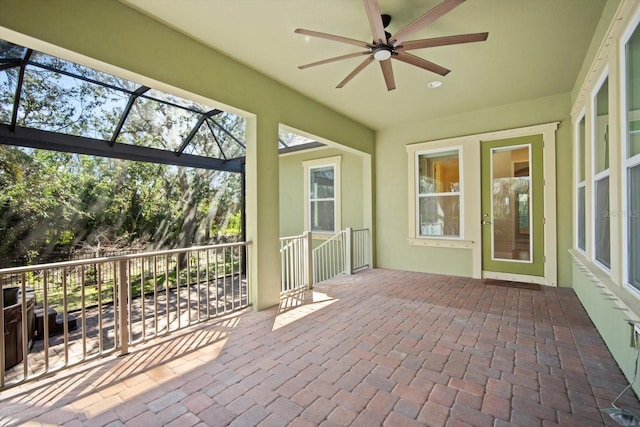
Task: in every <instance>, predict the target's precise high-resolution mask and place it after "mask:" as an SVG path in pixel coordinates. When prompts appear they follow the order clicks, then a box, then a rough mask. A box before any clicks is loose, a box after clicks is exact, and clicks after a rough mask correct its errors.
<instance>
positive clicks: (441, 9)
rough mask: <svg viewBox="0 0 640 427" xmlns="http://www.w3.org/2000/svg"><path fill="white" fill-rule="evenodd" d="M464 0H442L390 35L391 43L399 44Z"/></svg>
mask: <svg viewBox="0 0 640 427" xmlns="http://www.w3.org/2000/svg"><path fill="white" fill-rule="evenodd" d="M463 2H464V0H444V1H443V2H442V3H440V4H439V5H437V6H436V7H434V8H433V9H431V10H429V11H428V12H427V13H425V14H424V15H422V16H421V17H420V18H418V19H416V20H415V21H413V22H412V23H410V24H409V25H407V26H406V27H404V28H403V29H401V30H400V31H398V32H397V33H396V34H394V35H393V37H391V40H390V42H391V44H393V46H394V47H395V46H398V45H400V44H401V43H402V42H403V41H404V40H406V39H407V38H408V37H410V36H411V35H412V34H413V33H415V32H416V31H419V30H421V29H422V28H423V27H425V26H427V25H429V24H430V23H432V22H433V21H435V20H436V19H438V18H440V17H441V16H442V15H444V14H445V13H447V12H449V11H451V10H452V9H453V8H455V7H457V6H460V5H461V4H462V3H463Z"/></svg>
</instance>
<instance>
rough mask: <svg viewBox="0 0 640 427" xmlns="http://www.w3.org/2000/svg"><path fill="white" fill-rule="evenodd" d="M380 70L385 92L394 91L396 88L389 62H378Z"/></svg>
mask: <svg viewBox="0 0 640 427" xmlns="http://www.w3.org/2000/svg"><path fill="white" fill-rule="evenodd" d="M380 68H381V69H382V75H383V76H384V82H385V83H386V84H387V90H394V89H395V88H396V82H395V80H394V78H393V68H391V61H389V60H386V61H380Z"/></svg>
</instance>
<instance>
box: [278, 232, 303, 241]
mask: <svg viewBox="0 0 640 427" xmlns="http://www.w3.org/2000/svg"><path fill="white" fill-rule="evenodd" d="M303 237H307V235H306V234H301V235H299V236H285V237H280V241H281V242H284V241H287V240H294V239H302V238H303Z"/></svg>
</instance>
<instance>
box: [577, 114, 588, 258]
mask: <svg viewBox="0 0 640 427" xmlns="http://www.w3.org/2000/svg"><path fill="white" fill-rule="evenodd" d="M582 121H584V135H582V138H583V139H584V141H582V144H581V142H580V139H581V135H580V123H581V122H582ZM574 135H575V142H574V143H575V153H576V155H575V168H574V170H575V174H574V175H575V183H576V185H575V188H576V190H575V191H576V192H575V206H576V212H575V222H574V224H575V225H576V227H575V241H574V248H575V249H576V250H578V251H580V252H581V253H583V254H586V252H587V240H588V239H587V235H588V231H587V229H588V227H587V165H586V161H587V157H586V152H587V117H586V112H585V111H584V109H583V110H582V112H581V113H580V115H579V116H578V120H576V122H575V125H574ZM581 145H582V146H581ZM583 151H584V153H583ZM583 157H584V162H585V164H582V165H581V164H580V163H581V159H582V158H583ZM580 168H583V169H584V177H583V179H582V180H580ZM580 189H582V190H583V192H584V200H583V202H584V214H585V218H584V224H583V226H584V230H582V233H584V239H585V241H584V248H581V247H580V229H579V228H578V227H579V224H580V221H579V220H578V218H579V217H580V210H579V207H580V203H579V198H578V195H579V193H580Z"/></svg>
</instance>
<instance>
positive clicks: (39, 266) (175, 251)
mask: <svg viewBox="0 0 640 427" xmlns="http://www.w3.org/2000/svg"><path fill="white" fill-rule="evenodd" d="M250 244H251V241H248V242H235V243H222V244H219V245H205V246H190V247H188V248H180V249H166V250H162V251H153V252H140V253H137V254H128V255H118V256H112V257H100V258H87V259H79V260H75V261H64V262H53V263H49V264H37V265H24V266H21V267H11V268H1V269H0V274H16V273H26V272H28V271H40V270H47V269H50V268H63V267H77V266H79V265H85V264H102V263H106V262H113V261H123V260H129V259H135V258H147V257H151V256H162V255H173V254H179V253H182V252H191V251H204V250H208V249H221V248H229V247H234V246H249V245H250Z"/></svg>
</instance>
